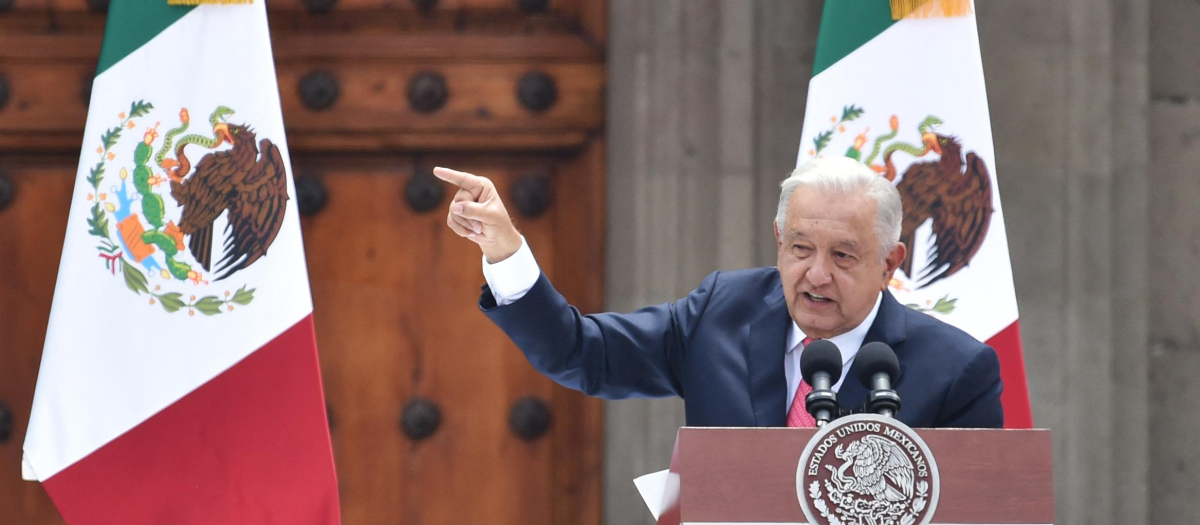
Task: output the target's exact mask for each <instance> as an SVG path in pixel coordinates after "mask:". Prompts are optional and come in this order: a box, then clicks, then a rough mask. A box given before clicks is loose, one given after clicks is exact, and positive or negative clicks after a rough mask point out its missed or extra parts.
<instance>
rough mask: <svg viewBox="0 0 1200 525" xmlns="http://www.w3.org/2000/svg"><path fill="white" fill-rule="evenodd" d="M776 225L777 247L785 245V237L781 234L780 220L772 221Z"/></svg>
mask: <svg viewBox="0 0 1200 525" xmlns="http://www.w3.org/2000/svg"><path fill="white" fill-rule="evenodd" d="M771 223H772V224H774V225H775V247H776V248H779V247H780V246H783V237H780V236H779V221H771Z"/></svg>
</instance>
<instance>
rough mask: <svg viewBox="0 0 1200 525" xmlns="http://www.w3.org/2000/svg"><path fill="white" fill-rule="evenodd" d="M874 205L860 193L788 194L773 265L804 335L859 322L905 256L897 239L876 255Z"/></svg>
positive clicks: (830, 332) (828, 333)
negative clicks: (788, 197)
mask: <svg viewBox="0 0 1200 525" xmlns="http://www.w3.org/2000/svg"><path fill="white" fill-rule="evenodd" d="M875 208H876V206H875V201H874V200H872V199H871V198H869V197H867V196H866V195H864V194H863V193H861V192H855V193H852V194H849V195H840V194H838V193H833V192H824V191H821V190H817V189H812V188H797V189H796V191H795V192H794V193H792V197H791V202H789V203H788V209H787V217H786V221H785V224H782V225H779V224H776V225H775V240H776V242H777V243H778V261H777V263H776V264H777V265H778V267H779V276H780V278H781V279H782V281H783V295H784V297H785V298H787V304H788V312H789V313H790V314H791V316H792V319H793V320H795V321H796V324H798V325H800V329H801V330H803V331H804V334H805V335H807V336H809V337H812V338H814V339H828V338H830V337H833V336H835V335H839V334H843V333H846V332H849V331H850V330H852V329H854V327H856V326H858V325H859V323H862V321H863V319H866V317H867V314H869V313H871V309H872V308H873V307H874V306H875V298H876V297H877V296H878V295H879V292H880V291H881V290H884V289H885V288H886V287H887V284H888V282H889V281H890V280H891V278H892V274H893V273H895V271H896V268H897V267H898V266H900V262H901V261H903V260H904V245H903V244H900V243H896V245H895V247H893V248H892V250H891V251H890V252H888V254H887V256H886V257H885V258H883V259H882V260H881V259H880V257H879V242H878V240H877V239H876V237H875V231H874V226H875V211H876V210H875Z"/></svg>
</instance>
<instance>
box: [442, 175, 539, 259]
mask: <svg viewBox="0 0 1200 525" xmlns="http://www.w3.org/2000/svg"><path fill="white" fill-rule="evenodd" d="M433 174H434V175H435V176H437V178H439V179H442V180H444V181H446V182H449V183H450V184H453V185H455V186H458V192H457V193H455V194H454V198H453V199H451V200H450V213H449V214H447V215H446V224H448V225H449V226H450V229H451V230H454V233H457V234H459V235H460V236H462V237H466V238H468V239H471V240H472V241H475V244H478V245H479V248H480V249H481V250H483V255H484V257H487V261H488V263H491V264H495V263H498V262H500V261H503V260H505V259H507V258H509V257H511V256H512V254H514V253H516V252H517V250H518V249H519V248H520V247H521V234H520V233H519V232H517V228H516V227H515V226H513V223H512V218H510V217H509V216H508V210H506V209H504V203H503V202H501V201H500V194H499V192H497V191H496V185H495V184H492V181H490V180H488V179H487V178H486V177H480V176H478V175H472V174H470V173H466V172H462V171H455V170H452V169H448V168H433Z"/></svg>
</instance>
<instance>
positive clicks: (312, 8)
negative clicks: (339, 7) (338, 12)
mask: <svg viewBox="0 0 1200 525" xmlns="http://www.w3.org/2000/svg"><path fill="white" fill-rule="evenodd" d="M334 4H337V0H304V7H305V8H306V9H308V12H309V13H328V12H329V11H332V10H333V6H334Z"/></svg>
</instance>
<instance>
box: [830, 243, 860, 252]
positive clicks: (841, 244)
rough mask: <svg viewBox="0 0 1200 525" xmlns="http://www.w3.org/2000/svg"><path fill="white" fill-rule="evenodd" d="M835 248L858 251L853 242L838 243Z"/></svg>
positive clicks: (856, 244) (856, 245)
mask: <svg viewBox="0 0 1200 525" xmlns="http://www.w3.org/2000/svg"><path fill="white" fill-rule="evenodd" d="M835 246H838V247H840V248H848V249H850V250H858V243H856V242H854V241H838V242H837V243H836V244H835Z"/></svg>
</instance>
